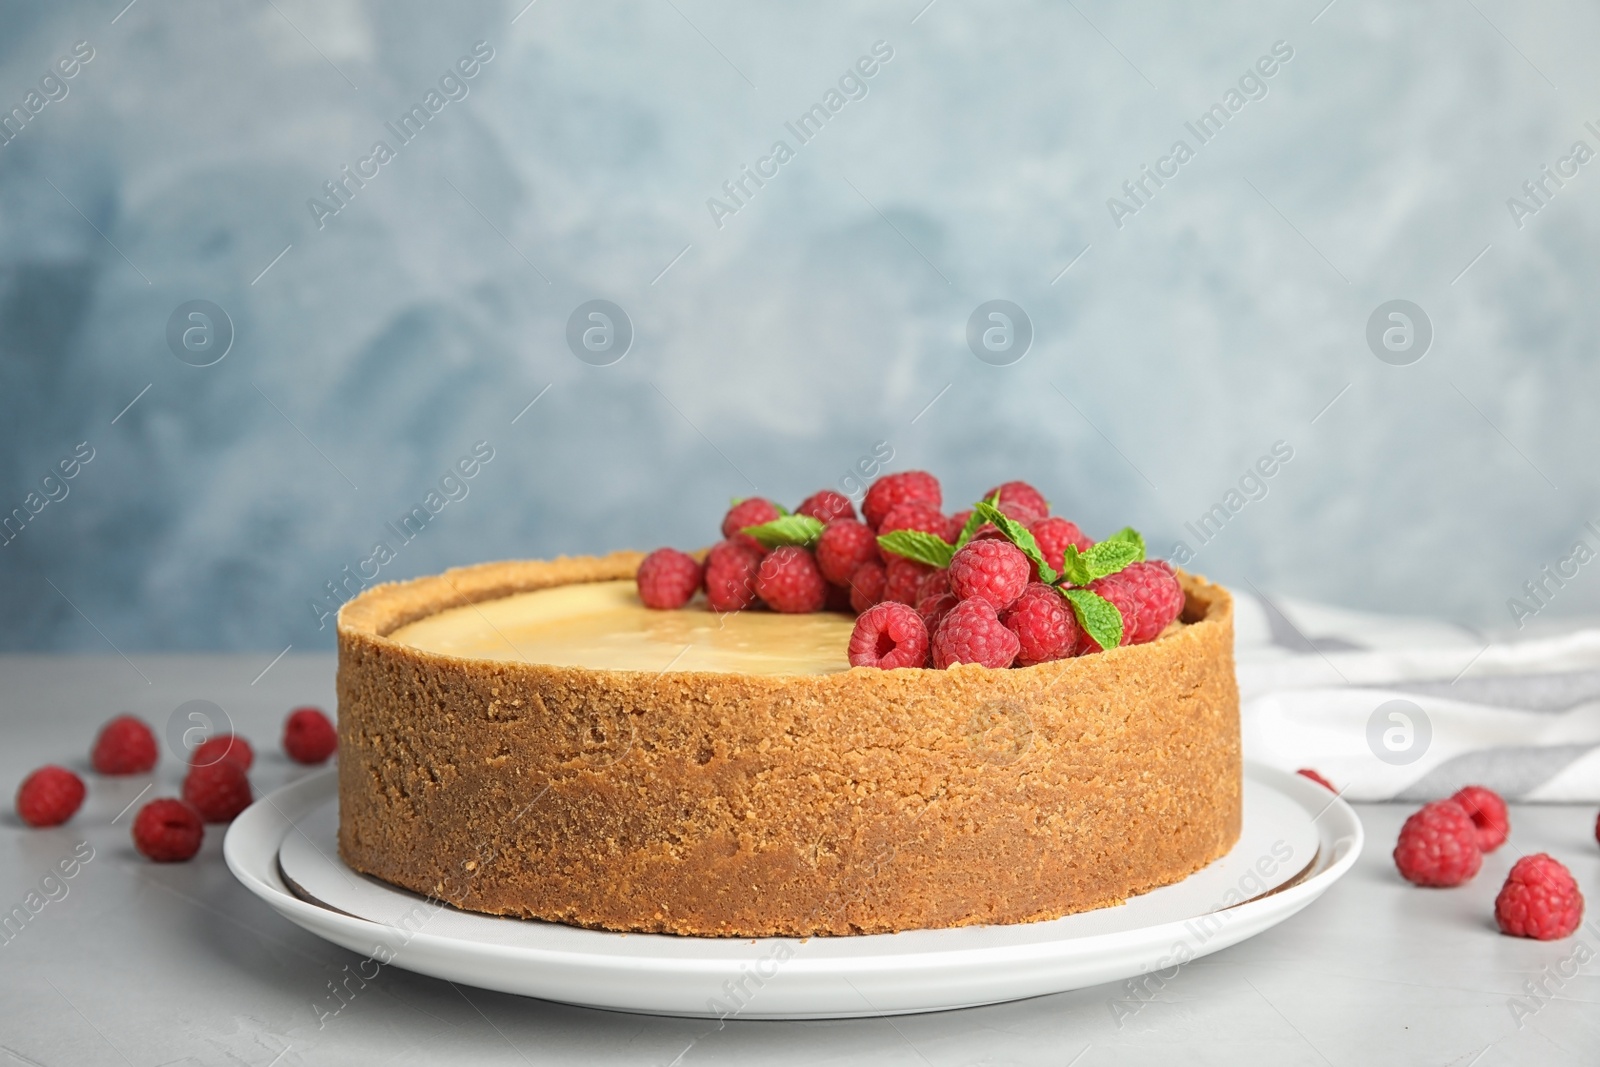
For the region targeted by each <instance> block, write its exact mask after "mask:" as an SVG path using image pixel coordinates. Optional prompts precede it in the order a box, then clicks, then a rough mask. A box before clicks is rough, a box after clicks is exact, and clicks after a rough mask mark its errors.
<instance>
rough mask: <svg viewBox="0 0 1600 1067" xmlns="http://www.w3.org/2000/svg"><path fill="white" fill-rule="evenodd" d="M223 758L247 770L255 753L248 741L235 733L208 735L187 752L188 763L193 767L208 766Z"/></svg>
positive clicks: (253, 759) (252, 761)
mask: <svg viewBox="0 0 1600 1067" xmlns="http://www.w3.org/2000/svg"><path fill="white" fill-rule="evenodd" d="M223 760H231V761H232V762H234V763H237V764H238V765H239V766H240V767H242V768H243V769H245V770H247V771H248V770H249V769H250V765H251V764H252V763H254V762H255V761H256V754H255V752H254V750H252V749H251V748H250V742H248V741H246V740H245V739H244V738H242V737H239V736H238V735H236V734H218V735H217V736H216V737H208V738H206V739H205V740H204V741H202V742H200V743H199V744H198V745H196V746H195V748H194V751H193V752H191V753H189V764H190V766H193V767H204V766H209V765H211V764H213V763H220V762H222V761H223Z"/></svg>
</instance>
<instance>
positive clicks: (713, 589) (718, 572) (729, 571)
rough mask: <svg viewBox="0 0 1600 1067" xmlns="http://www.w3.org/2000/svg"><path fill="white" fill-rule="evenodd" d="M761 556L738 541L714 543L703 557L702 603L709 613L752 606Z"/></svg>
mask: <svg viewBox="0 0 1600 1067" xmlns="http://www.w3.org/2000/svg"><path fill="white" fill-rule="evenodd" d="M761 556H762V553H760V552H757V551H756V550H754V549H752V548H750V547H749V546H748V545H746V544H744V543H743V542H740V541H718V542H717V543H716V544H715V545H713V546H711V551H710V552H708V553H706V599H707V600H708V601H710V603H711V610H712V611H722V612H726V611H743V610H744V609H745V608H748V607H749V606H750V605H751V604H754V603H755V602H756V570H757V569H758V568H759V567H760V566H761Z"/></svg>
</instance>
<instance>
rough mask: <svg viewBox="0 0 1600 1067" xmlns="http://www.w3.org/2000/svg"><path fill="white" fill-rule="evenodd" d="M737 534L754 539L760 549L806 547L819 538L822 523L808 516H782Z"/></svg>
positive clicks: (749, 527)
mask: <svg viewBox="0 0 1600 1067" xmlns="http://www.w3.org/2000/svg"><path fill="white" fill-rule="evenodd" d="M739 532H740V533H746V534H749V535H750V536H751V537H754V538H755V539H756V540H757V541H759V542H760V543H761V547H762V548H781V547H782V546H784V545H801V546H802V547H808V546H810V545H811V544H813V543H814V542H815V541H816V539H817V538H818V537H819V536H821V534H822V523H821V522H820V521H819V520H817V519H813V518H812V517H811V516H810V515H784V516H782V517H780V518H776V519H773V520H772V521H771V522H764V523H762V524H761V525H759V526H746V527H744V528H743V529H741V530H740V531H739Z"/></svg>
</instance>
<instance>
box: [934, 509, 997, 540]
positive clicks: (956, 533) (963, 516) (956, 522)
mask: <svg viewBox="0 0 1600 1067" xmlns="http://www.w3.org/2000/svg"><path fill="white" fill-rule="evenodd" d="M970 518H972V509H971V508H968V509H967V510H965V511H958V512H956V513H955V514H954V515H952V516H950V525H949V526H948V527H946V529H945V535H944V539H945V540H946V541H949V542H950V543H951V544H952V545H953V544H955V543H956V542H957V541H959V540H961V531H962V530H965V529H966V528H967V520H968V519H970ZM984 525H986V526H987V525H988V524H987V523H985V524H984ZM989 528H990V529H991V530H992V529H994V527H992V526H990V527H989Z"/></svg>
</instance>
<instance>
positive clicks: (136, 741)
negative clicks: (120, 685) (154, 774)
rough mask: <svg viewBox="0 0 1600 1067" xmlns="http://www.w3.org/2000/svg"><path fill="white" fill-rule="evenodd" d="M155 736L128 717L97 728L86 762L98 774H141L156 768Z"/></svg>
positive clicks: (143, 725) (139, 722) (120, 717)
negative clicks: (97, 731)
mask: <svg viewBox="0 0 1600 1067" xmlns="http://www.w3.org/2000/svg"><path fill="white" fill-rule="evenodd" d="M156 756H157V752H156V735H155V734H153V733H151V732H150V727H148V726H146V725H145V724H144V723H143V722H142V721H141V720H139V719H136V718H134V717H133V716H132V715H118V716H117V717H116V718H115V719H112V720H111V721H110V722H108V723H106V724H105V725H104V726H102V727H100V734H99V736H98V737H96V738H95V739H94V749H93V750H92V751H91V752H90V753H89V762H90V763H92V764H94V769H95V770H96V771H97V772H99V773H100V774H143V773H144V772H145V771H148V770H149V769H150V768H152V767H154V766H155V765H156Z"/></svg>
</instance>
